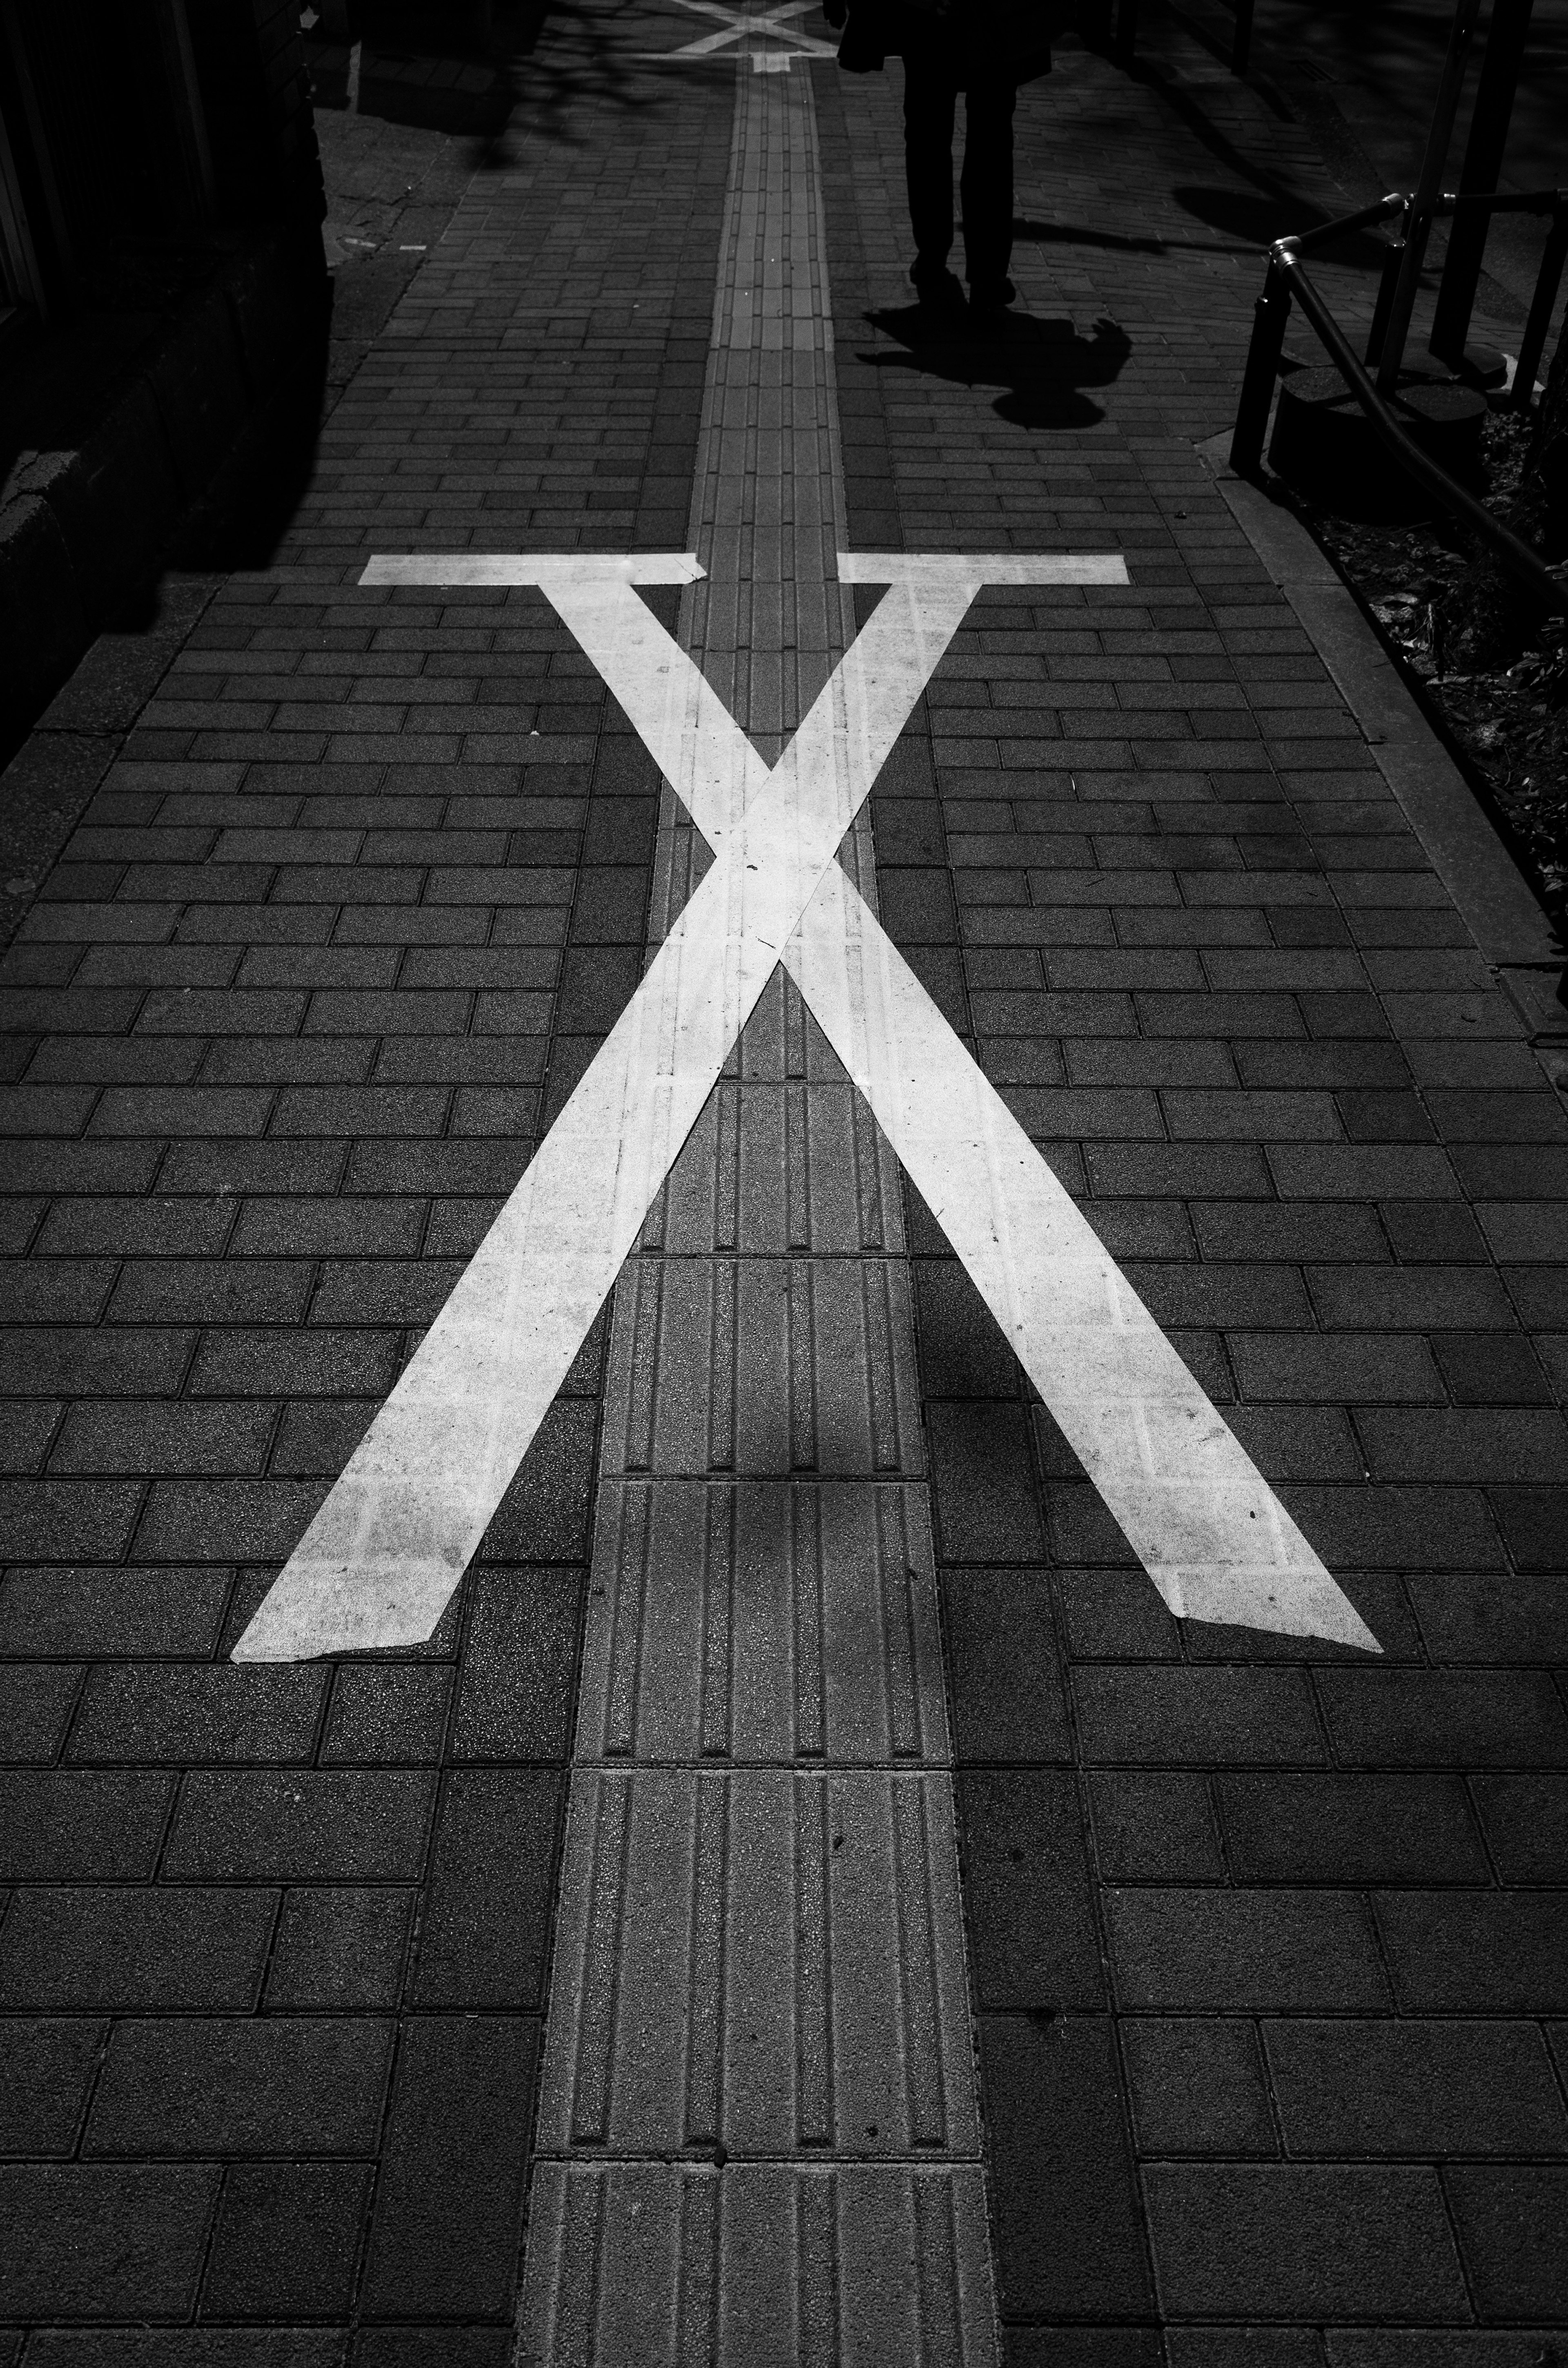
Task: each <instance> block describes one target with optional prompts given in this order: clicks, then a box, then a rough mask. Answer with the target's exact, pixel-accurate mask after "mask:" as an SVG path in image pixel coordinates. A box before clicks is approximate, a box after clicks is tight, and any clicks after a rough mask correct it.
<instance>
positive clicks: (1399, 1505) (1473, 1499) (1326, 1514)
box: [1279, 1481, 1503, 1572]
mask: <svg viewBox="0 0 1568 2368" xmlns="http://www.w3.org/2000/svg"><path fill="white" fill-rule="evenodd" d="M1279 1493H1280V1496H1281V1497H1282V1498H1283V1500H1284V1502H1285V1504H1286V1506H1287V1507H1288V1508H1289V1510H1290V1513H1291V1514H1292V1515H1293V1516H1294V1518H1295V1520H1297V1521H1298V1522H1299V1523H1300V1524H1301V1528H1302V1530H1303V1531H1305V1532H1306V1534H1307V1536H1308V1537H1309V1538H1311V1540H1312V1543H1313V1545H1314V1546H1315V1547H1316V1549H1317V1551H1318V1553H1319V1554H1321V1555H1322V1556H1323V1558H1324V1562H1325V1563H1326V1564H1327V1565H1328V1566H1329V1567H1330V1568H1331V1569H1332V1570H1335V1571H1339V1572H1350V1571H1355V1570H1391V1569H1392V1570H1409V1569H1417V1570H1419V1569H1421V1568H1422V1567H1423V1566H1425V1567H1426V1569H1427V1570H1439V1571H1447V1570H1472V1571H1473V1570H1496V1569H1499V1568H1501V1567H1502V1565H1503V1549H1502V1545H1501V1542H1500V1540H1499V1538H1498V1535H1497V1531H1496V1527H1495V1525H1494V1520H1493V1515H1492V1512H1491V1510H1490V1509H1489V1508H1488V1505H1487V1502H1486V1500H1485V1498H1483V1497H1482V1495H1481V1494H1480V1492H1479V1491H1478V1490H1476V1489H1472V1488H1459V1487H1454V1486H1444V1487H1442V1488H1422V1487H1405V1486H1398V1485H1395V1484H1394V1483H1392V1482H1389V1481H1384V1482H1381V1483H1380V1484H1379V1485H1378V1486H1376V1487H1365V1488H1313V1487H1307V1486H1301V1484H1300V1483H1297V1482H1286V1483H1284V1484H1283V1485H1282V1486H1281V1488H1280V1491H1279Z"/></svg>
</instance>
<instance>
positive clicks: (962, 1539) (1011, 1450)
mask: <svg viewBox="0 0 1568 2368" xmlns="http://www.w3.org/2000/svg"><path fill="white" fill-rule="evenodd" d="M926 1437H927V1440H928V1442H929V1449H930V1455H931V1465H932V1474H933V1478H934V1480H935V1484H936V1486H935V1497H936V1508H937V1537H938V1541H939V1552H940V1554H941V1555H942V1557H943V1559H944V1560H945V1561H948V1562H960V1563H961V1562H975V1563H998V1562H1020V1563H1038V1562H1039V1561H1040V1556H1041V1554H1042V1551H1043V1546H1044V1540H1043V1538H1042V1537H1041V1534H1040V1515H1039V1511H1038V1509H1037V1506H1036V1498H1035V1487H1034V1474H1033V1470H1032V1467H1031V1464H1030V1460H1029V1447H1028V1438H1029V1430H1028V1419H1027V1417H1026V1414H1025V1410H1024V1408H1023V1407H1022V1406H1017V1405H1012V1406H1008V1405H1006V1404H998V1403H996V1402H995V1401H986V1400H983V1399H971V1400H967V1401H964V1400H948V1401H942V1400H937V1401H936V1402H934V1403H932V1404H930V1405H928V1406H927V1408H926Z"/></svg>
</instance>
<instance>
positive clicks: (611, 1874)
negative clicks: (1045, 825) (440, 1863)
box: [519, 54, 996, 2368]
mask: <svg viewBox="0 0 1568 2368" xmlns="http://www.w3.org/2000/svg"><path fill="white" fill-rule="evenodd" d="M747 63H748V61H747V59H746V57H745V55H744V54H743V56H742V58H741V60H740V63H739V66H738V70H737V81H736V86H735V94H736V95H735V132H734V144H733V160H732V169H731V180H730V188H729V195H728V201H727V211H726V220H725V228H724V236H723V240H722V265H721V279H720V287H719V291H718V297H717V302H716V305H715V314H714V328H713V343H712V347H711V351H710V363H709V370H708V376H707V383H706V388H705V393H704V411H703V426H702V435H701V441H700V445H699V469H698V476H697V482H696V484H695V487H694V491H693V501H692V516H691V533H692V540H693V544H694V547H695V548H696V550H697V552H698V554H699V557H700V559H701V561H702V563H703V565H704V567H705V569H706V571H707V574H706V576H705V578H704V580H703V581H702V582H701V583H699V584H698V585H696V586H692V587H691V589H690V590H689V591H688V592H687V594H686V595H685V596H683V609H682V620H681V639H682V642H683V643H684V645H685V646H686V647H687V649H688V650H689V651H690V652H691V653H692V655H694V656H695V657H696V658H697V659H698V661H699V664H700V665H701V666H702V668H703V670H704V672H705V674H706V675H707V677H708V678H709V680H710V683H711V684H712V685H713V688H714V689H715V690H716V691H717V692H718V693H719V695H720V696H721V698H722V699H723V700H724V702H725V704H726V705H727V706H728V707H730V709H731V710H732V712H733V713H734V714H735V716H736V717H737V719H738V720H739V721H740V722H741V723H743V724H744V726H745V727H746V729H747V730H748V731H749V732H750V734H751V735H752V737H753V739H754V741H755V742H756V746H757V747H758V748H759V750H760V751H761V752H762V753H763V754H764V755H765V756H767V757H768V758H769V759H770V760H771V759H772V758H774V757H777V755H778V750H779V748H780V747H781V746H782V745H783V742H784V739H785V737H786V736H787V735H788V734H789V733H790V731H792V730H793V729H794V727H795V725H796V724H797V723H798V722H799V720H800V718H801V714H802V713H803V712H804V711H805V709H806V708H807V706H809V704H810V702H811V700H812V698H814V697H815V695H816V693H817V692H818V690H819V689H821V687H822V685H823V683H824V681H825V680H826V678H827V677H828V674H829V672H830V670H831V668H832V667H833V666H834V665H835V663H836V661H837V659H838V658H839V656H840V655H842V652H843V649H844V646H845V644H846V641H847V640H848V638H849V637H850V635H851V634H852V632H853V618H852V616H851V614H850V613H849V610H848V597H849V596H848V595H847V593H846V592H845V591H843V590H841V589H840V587H839V586H838V584H837V582H836V554H837V552H838V551H839V550H841V549H842V548H843V543H844V535H843V528H842V519H843V498H842V475H841V472H840V470H839V467H838V454H837V432H838V431H837V412H836V402H835V391H834V378H833V353H832V336H831V328H830V324H829V313H828V303H827V292H828V291H827V286H826V278H825V271H824V241H823V225H822V219H821V199H820V194H819V191H820V179H819V175H818V171H817V157H816V142H815V121H814V114H813V109H812V93H811V88H810V84H809V81H808V79H807V77H806V75H805V74H803V73H785V72H778V73H768V74H751V73H749V72H748V71H747V70H746V69H747ZM707 860H708V859H707V854H706V849H705V848H704V847H703V845H702V843H701V841H700V839H699V838H698V837H697V835H696V833H695V832H694V831H693V829H692V826H691V825H690V823H689V821H688V820H687V816H686V815H685V814H684V813H683V812H682V811H681V810H680V808H679V807H678V806H677V805H676V802H675V800H674V798H673V796H671V795H670V794H669V793H668V792H667V791H666V794H665V810H664V814H663V818H662V824H661V831H660V842H659V850H658V856H657V860H656V868H655V888H654V902H655V916H656V927H655V934H658V933H659V929H660V928H662V927H667V926H668V923H669V921H670V919H671V918H673V916H674V915H675V914H676V913H678V912H679V910H680V909H681V907H682V905H684V903H685V902H686V899H687V895H688V894H690V891H691V888H692V886H693V884H694V882H695V880H696V879H697V877H699V874H700V871H701V870H702V869H704V868H705V867H706V862H707ZM844 860H845V861H846V867H847V868H848V869H849V870H850V871H851V872H852V873H853V875H854V876H855V877H856V878H857V880H858V884H859V885H860V886H861V889H862V892H863V893H865V894H870V893H871V862H870V845H869V831H868V827H867V825H865V824H864V822H862V824H861V825H858V828H857V831H856V832H855V833H854V834H852V837H851V839H850V841H849V842H848V843H847V845H846V848H845V850H844ZM902 1253H903V1231H902V1219H901V1212H900V1202H899V1196H898V1191H897V1179H896V1172H895V1169H894V1166H893V1163H892V1157H891V1155H890V1153H889V1151H888V1149H887V1146H886V1144H885V1143H884V1142H883V1141H882V1139H881V1136H880V1134H879V1133H878V1131H877V1129H876V1127H875V1125H874V1123H873V1122H872V1121H871V1119H870V1116H869V1111H868V1110H866V1108H865V1106H864V1104H863V1103H862V1102H861V1101H860V1099H859V1098H858V1095H857V1094H856V1093H855V1091H854V1090H853V1088H852V1087H850V1086H849V1085H848V1082H847V1080H846V1077H845V1075H844V1072H843V1070H842V1068H841V1067H840V1066H839V1064H838V1063H837V1061H836V1060H835V1057H834V1055H833V1054H832V1053H831V1052H830V1051H829V1050H828V1047H827V1045H826V1043H825V1042H824V1038H823V1037H822V1035H821V1033H820V1031H819V1030H818V1029H817V1028H816V1026H815V1024H814V1022H812V1020H810V1019H808V1017H807V1015H806V1013H805V1009H804V1007H803V1005H802V1003H801V998H800V996H799V994H798V992H797V990H796V989H795V988H794V987H793V986H792V985H790V984H789V983H788V982H786V981H785V980H784V978H783V977H782V975H780V976H779V977H778V979H777V980H776V982H775V984H774V985H773V986H772V987H770V988H769V990H768V992H767V995H766V996H765V997H764V1000H763V1003H762V1004H761V1006H760V1007H759V1008H758V1009H757V1011H756V1014H755V1016H754V1018H753V1019H752V1021H751V1023H750V1024H749V1026H748V1027H747V1029H746V1030H745V1032H744V1036H743V1038H742V1040H741V1042H740V1043H739V1045H738V1046H737V1048H736V1052H735V1053H734V1055H733V1058H732V1060H731V1061H730V1063H729V1064H728V1066H727V1070H726V1074H725V1076H724V1077H723V1079H722V1082H721V1084H720V1085H719V1087H717V1088H716V1090H715V1092H714V1094H713V1096H712V1098H711V1099H710V1103H709V1105H708V1108H707V1110H705V1112H704V1114H703V1117H702V1119H701V1120H700V1121H699V1124H698V1126H697V1127H696V1129H695V1130H694V1132H693V1133H692V1135H691V1136H690V1138H689V1140H688V1141H687V1144H686V1146H685V1148H684V1150H683V1152H682V1154H681V1156H680V1158H679V1160H678V1161H677V1163H676V1167H675V1169H674V1171H673V1172H672V1174H671V1177H670V1179H669V1182H668V1185H667V1187H666V1189H665V1191H664V1192H663V1193H662V1194H661V1196H660V1198H659V1201H657V1203H656V1204H655V1206H654V1208H653V1211H652V1212H651V1213H650V1216H649V1220H648V1223H647V1225H646V1227H645V1228H644V1231H643V1235H642V1241H641V1244H640V1247H639V1250H638V1253H637V1254H636V1255H635V1256H634V1257H633V1258H631V1261H630V1262H629V1264H628V1266H627V1268H626V1269H625V1272H624V1274H623V1275H622V1278H621V1281H620V1282H619V1285H618V1287H617V1291H616V1298H615V1309H614V1319H613V1327H612V1340H611V1352H610V1367H609V1376H608V1385H607V1394H606V1410H605V1427H604V1437H603V1447H602V1453H601V1475H602V1476H601V1480H600V1487H599V1500H598V1507H597V1523H596V1534H595V1548H594V1565H593V1576H592V1583H591V1587H590V1601H589V1608H588V1621H587V1632H586V1642H585V1657H584V1669H583V1682H582V1690H581V1696H580V1702H579V1710H578V1725H577V1736H576V1748H575V1758H574V1768H573V1778H572V1792H571V1804H570V1809H569V1813H568V1822H567V1833H566V1840H565V1847H564V1851H563V1857H562V1885H561V1897H560V1904H559V1910H558V1915H557V1923H556V1939H555V1954H554V1964H553V1971H552V1975H551V2011H550V2024H549V2032H548V2038H547V2044H546V2060H545V2066H544V2073H543V2079H542V2087H541V2097H540V2118H539V2128H538V2133H537V2145H536V2154H535V2166H536V2167H535V2172H534V2180H533V2190H532V2194H531V2198H530V2206H529V2222H528V2259H527V2263H526V2267H525V2277H524V2296H523V2304H522V2309H521V2314H520V2321H519V2361H520V2362H521V2363H534V2362H538V2363H540V2368H542V2363H545V2362H549V2363H550V2368H572V2364H573V2363H579V2362H580V2363H583V2368H588V2363H592V2368H611V2363H622V2362H624V2363H626V2368H632V2363H635V2368H659V2363H664V2362H668V2363H669V2364H670V2368H676V2363H677V2362H678V2363H681V2368H688V2363H697V2362H704V2363H709V2362H710V2363H713V2368H730V2363H735V2368H739V2364H740V2363H741V2362H744V2363H746V2368H759V2364H760V2368H767V2363H772V2362H778V2363H779V2368H783V2364H784V2363H786V2362H788V2363H789V2368H802V2363H808V2362H822V2363H824V2368H826V2363H828V2362H845V2363H849V2362H856V2363H861V2362H863V2363H865V2368H938V2363H940V2368H949V2363H951V2368H991V2363H993V2362H994V2361H995V2358H996V2337H995V2328H994V2303H993V2298H992V2278H991V2268H990V2259H989V2252H988V2247H987V2236H986V2218H985V2196H984V2183H983V2170H982V2164H981V2148H980V2129H979V2116H978V2109H977V2100H976V2086H975V2073H974V2051H973V2043H972V2031H971V2011H970V2000H969V1994H968V1986H967V1980H966V1975H965V1965H964V1953H963V1918H962V1909H961V1906H960V1895H959V1870H958V1853H957V1846H956V1837H955V1833H954V1803H953V1786H952V1778H951V1774H950V1748H949V1736H948V1725H947V1711H946V1702H945V1697H944V1692H943V1684H942V1668H941V1648H940V1639H939V1634H938V1630H937V1596H936V1583H935V1577H934V1573H933V1567H932V1555H931V1535H930V1512H929V1505H928V1500H927V1494H926V1487H925V1486H924V1481H923V1472H924V1462H923V1454H922V1447H921V1439H920V1429H919V1418H918V1400H917V1397H916V1394H915V1372H914V1357H913V1338H912V1330H911V1318H910V1308H909V1295H908V1279H907V1269H906V1267H905V1265H904V1263H903V1255H902Z"/></svg>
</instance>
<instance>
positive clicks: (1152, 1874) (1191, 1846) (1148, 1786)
mask: <svg viewBox="0 0 1568 2368" xmlns="http://www.w3.org/2000/svg"><path fill="white" fill-rule="evenodd" d="M1089 1798H1090V1801H1091V1803H1092V1804H1093V1814H1094V1831H1095V1856H1096V1863H1097V1866H1098V1869H1099V1873H1100V1877H1101V1880H1102V1881H1103V1882H1107V1883H1118V1884H1119V1883H1149V1882H1158V1881H1160V1880H1161V1879H1162V1878H1164V1879H1165V1880H1168V1881H1172V1882H1182V1881H1186V1882H1189V1883H1203V1882H1217V1881H1219V1880H1220V1879H1221V1876H1222V1874H1223V1872H1224V1870H1223V1863H1222V1861H1221V1853H1220V1840H1219V1833H1218V1829H1217V1827H1216V1826H1215V1822H1214V1817H1213V1814H1212V1811H1211V1809H1210V1803H1209V1788H1208V1785H1207V1783H1206V1782H1205V1780H1204V1779H1203V1778H1202V1777H1200V1776H1192V1775H1177V1774H1175V1773H1172V1772H1170V1771H1169V1770H1161V1771H1160V1772H1159V1773H1157V1774H1154V1773H1148V1772H1137V1773H1134V1772H1132V1771H1131V1770H1126V1771H1117V1772H1115V1773H1110V1772H1105V1773H1101V1774H1098V1775H1096V1776H1092V1777H1091V1778H1090V1780H1089Z"/></svg>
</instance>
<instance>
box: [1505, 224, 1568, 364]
mask: <svg viewBox="0 0 1568 2368" xmlns="http://www.w3.org/2000/svg"><path fill="white" fill-rule="evenodd" d="M1558 197H1559V200H1560V202H1559V204H1558V208H1557V211H1556V212H1555V213H1554V214H1553V215H1552V217H1551V236H1550V237H1549V238H1548V240H1547V242H1546V253H1545V254H1544V255H1543V256H1541V258H1540V278H1539V279H1537V281H1536V283H1535V297H1534V300H1533V302H1531V305H1530V309H1529V318H1528V320H1527V321H1526V323H1525V329H1524V335H1523V336H1522V337H1521V338H1520V339H1519V358H1518V359H1517V361H1516V363H1515V364H1514V408H1515V409H1516V410H1517V411H1528V409H1529V407H1530V402H1531V399H1532V397H1533V396H1534V393H1535V381H1536V372H1537V371H1538V370H1540V358H1541V355H1542V353H1543V352H1544V350H1545V347H1546V333H1547V330H1548V329H1549V328H1550V327H1551V311H1552V307H1553V305H1554V304H1555V303H1556V302H1557V290H1558V289H1559V287H1560V286H1561V284H1562V267H1563V265H1564V264H1565V263H1568V193H1565V192H1563V191H1562V190H1559V192H1558Z"/></svg>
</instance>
